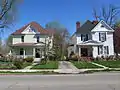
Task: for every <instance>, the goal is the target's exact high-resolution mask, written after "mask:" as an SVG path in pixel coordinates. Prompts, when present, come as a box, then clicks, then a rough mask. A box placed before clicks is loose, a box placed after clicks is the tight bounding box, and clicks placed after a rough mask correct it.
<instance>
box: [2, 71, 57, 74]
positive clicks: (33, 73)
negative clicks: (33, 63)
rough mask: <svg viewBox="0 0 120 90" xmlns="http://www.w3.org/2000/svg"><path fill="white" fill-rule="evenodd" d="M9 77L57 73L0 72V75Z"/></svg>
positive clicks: (52, 72)
mask: <svg viewBox="0 0 120 90" xmlns="http://www.w3.org/2000/svg"><path fill="white" fill-rule="evenodd" d="M3 74H5V75H7V74H8V75H9V74H12V75H14V74H15V75H37V74H38V75H39V74H42V75H44V74H59V73H58V72H54V71H38V72H10V71H0V75H3Z"/></svg>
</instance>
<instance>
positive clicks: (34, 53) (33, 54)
mask: <svg viewBox="0 0 120 90" xmlns="http://www.w3.org/2000/svg"><path fill="white" fill-rule="evenodd" d="M33 57H35V48H33Z"/></svg>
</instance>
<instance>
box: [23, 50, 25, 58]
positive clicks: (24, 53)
mask: <svg viewBox="0 0 120 90" xmlns="http://www.w3.org/2000/svg"><path fill="white" fill-rule="evenodd" d="M23 58H25V49H24V50H23Z"/></svg>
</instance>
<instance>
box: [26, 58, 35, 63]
mask: <svg viewBox="0 0 120 90" xmlns="http://www.w3.org/2000/svg"><path fill="white" fill-rule="evenodd" d="M33 60H34V59H33V57H27V58H25V59H24V61H25V62H30V63H32V62H33Z"/></svg>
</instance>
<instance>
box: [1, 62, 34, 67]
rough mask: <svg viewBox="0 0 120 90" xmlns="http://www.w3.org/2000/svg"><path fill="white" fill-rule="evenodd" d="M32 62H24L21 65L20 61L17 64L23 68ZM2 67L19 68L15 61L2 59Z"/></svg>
mask: <svg viewBox="0 0 120 90" xmlns="http://www.w3.org/2000/svg"><path fill="white" fill-rule="evenodd" d="M31 64H32V63H29V62H23V63H22V64H21V65H20V64H19V62H17V66H18V65H19V66H20V67H21V68H20V69H23V68H25V67H27V66H30V65H31ZM0 69H18V68H17V67H16V66H15V64H14V62H10V61H9V62H8V61H0Z"/></svg>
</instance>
